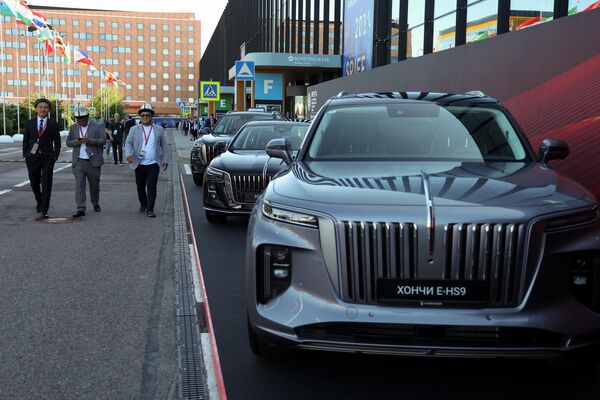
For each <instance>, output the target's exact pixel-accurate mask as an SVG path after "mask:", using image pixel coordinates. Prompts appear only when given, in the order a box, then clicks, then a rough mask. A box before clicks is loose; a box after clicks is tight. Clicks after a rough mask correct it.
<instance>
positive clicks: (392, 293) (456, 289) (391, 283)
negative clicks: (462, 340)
mask: <svg viewBox="0 0 600 400" xmlns="http://www.w3.org/2000/svg"><path fill="white" fill-rule="evenodd" d="M486 292H487V285H486V282H485V281H464V280H462V281H440V280H414V279H378V280H377V299H378V300H379V301H381V302H398V301H429V302H432V303H433V304H435V303H436V302H448V301H457V302H473V303H483V302H485V301H486V297H487V296H486Z"/></svg>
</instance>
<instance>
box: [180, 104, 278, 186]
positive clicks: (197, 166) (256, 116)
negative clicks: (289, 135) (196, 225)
mask: <svg viewBox="0 0 600 400" xmlns="http://www.w3.org/2000/svg"><path fill="white" fill-rule="evenodd" d="M281 119H283V118H282V117H281V114H280V113H278V112H273V113H267V112H260V111H256V112H255V111H237V112H235V111H234V112H228V113H227V114H225V115H224V116H222V117H221V118H220V119H219V120H218V121H217V124H216V125H215V127H214V128H213V129H210V128H205V129H203V130H202V131H201V134H202V136H201V137H200V138H199V139H198V140H196V141H195V142H194V146H193V147H192V154H191V157H190V165H191V167H192V175H193V177H194V183H195V184H196V185H201V184H202V180H203V177H204V171H206V167H207V166H208V164H210V162H211V160H212V159H213V158H215V157H216V156H218V155H219V154H221V153H222V152H223V151H225V147H226V146H225V145H226V144H227V143H228V142H229V141H230V140H231V138H233V135H235V133H236V132H237V131H238V130H239V129H240V128H241V127H242V126H244V125H245V124H246V123H247V122H250V121H268V120H281ZM219 142H222V144H223V145H222V146H215V145H216V144H217V143H219Z"/></svg>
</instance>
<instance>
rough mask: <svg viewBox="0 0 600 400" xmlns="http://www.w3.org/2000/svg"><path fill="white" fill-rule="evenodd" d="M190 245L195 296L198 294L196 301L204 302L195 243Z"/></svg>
mask: <svg viewBox="0 0 600 400" xmlns="http://www.w3.org/2000/svg"><path fill="white" fill-rule="evenodd" d="M188 247H189V249H190V260H192V265H193V268H192V279H193V281H194V296H196V303H202V302H203V301H204V300H203V297H202V291H201V290H200V279H198V268H197V265H196V261H195V257H194V245H193V244H190V245H188Z"/></svg>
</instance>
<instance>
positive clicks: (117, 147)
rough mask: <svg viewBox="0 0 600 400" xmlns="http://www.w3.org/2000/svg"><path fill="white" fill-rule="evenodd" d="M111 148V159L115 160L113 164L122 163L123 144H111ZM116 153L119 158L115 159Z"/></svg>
mask: <svg viewBox="0 0 600 400" xmlns="http://www.w3.org/2000/svg"><path fill="white" fill-rule="evenodd" d="M112 148H113V157H114V158H115V164H116V163H117V162H120V163H122V162H123V142H112ZM117 151H118V152H119V157H118V159H117Z"/></svg>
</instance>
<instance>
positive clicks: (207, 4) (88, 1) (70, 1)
mask: <svg viewBox="0 0 600 400" xmlns="http://www.w3.org/2000/svg"><path fill="white" fill-rule="evenodd" d="M27 3H28V4H29V5H36V6H49V7H71V8H83V9H85V8H94V9H106V10H123V11H151V12H156V11H158V12H160V11H162V12H167V11H168V12H178V11H182V12H195V13H196V19H199V20H200V21H201V24H200V25H201V40H202V43H201V45H202V54H204V49H206V46H208V43H209V41H210V37H211V36H212V33H213V31H214V30H215V28H216V27H217V24H218V23H219V19H220V18H221V14H222V13H223V10H224V9H225V6H226V5H227V0H169V1H154V0H125V1H124V0H101V1H98V0H30V1H27Z"/></svg>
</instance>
